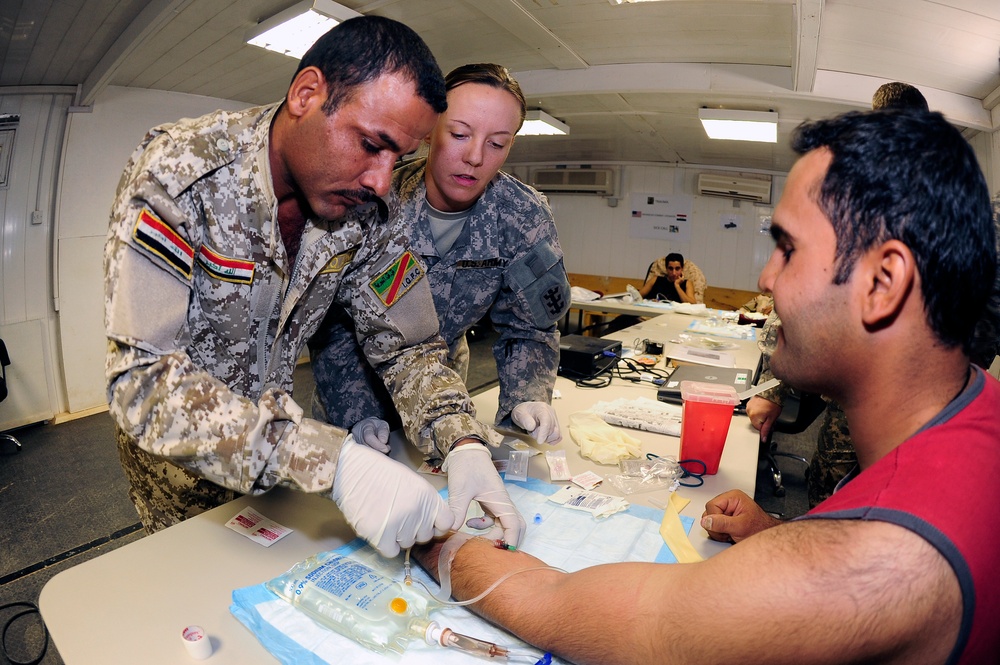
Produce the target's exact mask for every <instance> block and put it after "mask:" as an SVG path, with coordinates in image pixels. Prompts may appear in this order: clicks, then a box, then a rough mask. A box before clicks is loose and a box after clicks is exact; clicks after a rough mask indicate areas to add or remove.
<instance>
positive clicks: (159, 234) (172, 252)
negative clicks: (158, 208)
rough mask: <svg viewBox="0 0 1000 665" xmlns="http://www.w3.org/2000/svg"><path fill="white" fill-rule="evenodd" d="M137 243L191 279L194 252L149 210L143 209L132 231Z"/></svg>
mask: <svg viewBox="0 0 1000 665" xmlns="http://www.w3.org/2000/svg"><path fill="white" fill-rule="evenodd" d="M132 237H133V238H135V241H136V242H137V243H139V244H140V245H142V246H143V247H145V248H146V249H148V250H149V251H151V252H152V253H153V254H155V255H157V256H159V257H160V258H161V259H163V260H164V261H166V262H167V264H168V265H169V266H170V267H171V268H173V269H174V270H176V271H177V272H179V273H180V274H182V275H184V278H185V279H191V269H192V268H193V267H194V250H193V249H191V245H189V244H188V243H187V241H186V240H184V238H182V237H181V236H180V235H179V234H178V233H177V232H176V231H174V230H173V229H172V228H171V227H170V225H169V224H167V223H166V222H164V221H163V220H162V219H160V218H159V217H157V216H156V213H154V212H153V211H152V210H150V209H149V208H143V209H142V212H140V213H139V219H138V220H136V223H135V228H134V229H133V230H132Z"/></svg>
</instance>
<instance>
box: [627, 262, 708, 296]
mask: <svg viewBox="0 0 1000 665" xmlns="http://www.w3.org/2000/svg"><path fill="white" fill-rule="evenodd" d="M639 294H640V295H641V296H642V297H643V298H649V299H653V300H670V301H672V302H686V303H691V304H694V303H695V302H697V301H696V300H695V297H694V282H693V281H692V280H689V279H685V278H684V257H683V256H682V255H681V254H678V253H677V252H671V253H670V254H667V255H666V256H665V257H663V258H662V259H660V260H657V261H654V262H653V265H652V266H650V268H649V274H647V275H646V281H645V282H644V283H643V285H642V286H640V287H639Z"/></svg>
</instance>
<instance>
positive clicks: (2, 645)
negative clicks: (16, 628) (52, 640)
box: [0, 601, 49, 665]
mask: <svg viewBox="0 0 1000 665" xmlns="http://www.w3.org/2000/svg"><path fill="white" fill-rule="evenodd" d="M12 607H27V608H28V609H26V610H21V611H20V612H18V613H17V614H15V615H14V616H12V617H11V618H10V619H8V620H7V621H6V622H5V623H4V625H3V631H2V632H0V651H2V652H3V657H4V658H6V659H7V661H8V662H9V663H10V664H11V665H38V663H40V662H42V658H44V657H45V652H46V651H48V649H49V629H48V627H47V626H46V625H45V620H44V619H42V613H41V611H40V610H39V609H38V605H35V604H34V603H29V602H26V601H18V602H14V603H7V604H6V605H0V612H2V611H3V610H7V609H10V608H12ZM30 614H37V615H38V623H40V624H42V634H43V636H44V639H43V640H42V651H41V652H40V653H39V654H38V657H37V658H32V659H31V660H15V659H14V658H12V657H11V655H10V652H9V651H8V650H7V631H8V630H10V627H11V626H12V625H14V622H15V621H17V620H18V619H20V618H21V617H23V616H28V615H30Z"/></svg>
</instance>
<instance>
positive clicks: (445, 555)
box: [403, 532, 566, 607]
mask: <svg viewBox="0 0 1000 665" xmlns="http://www.w3.org/2000/svg"><path fill="white" fill-rule="evenodd" d="M456 536H457V538H456ZM462 536H464V537H462ZM471 537H472V536H469V535H468V534H464V533H461V532H458V533H456V534H454V535H453V536H452V537H451V538H449V539H448V540H447V541H446V542H445V544H444V546H442V548H441V551H440V553H439V556H438V577H440V578H441V588H440V592H441V595H442V596H444V598H438V597H437V596H435V595H434V592H433V591H432V590H431V589H430V587H428V586H427V585H426V584H424V583H423V582H422V581H420V580H416V582H417V584H419V585H420V586H422V587H423V588H424V590H425V591H426V592H427V593H428V594H429V595H430V597H431V598H433V599H434V600H436V601H438V602H439V603H441V604H442V605H448V606H450V607H464V606H466V605H472V604H473V603H478V602H479V601H480V600H482V599H483V598H485V597H486V596H488V595H490V594H491V593H493V591H494V590H495V589H496V588H497V587H498V586H500V585H501V584H503V583H504V582H506V581H507V580H508V579H510V578H511V577H513V576H514V575H517V574H518V573H527V572H529V571H532V570H555V571H557V572H560V573H565V572H566V571H565V570H563V569H562V568H556V567H555V566H533V567H531V568H521V569H520V570H512V571H510V572H509V573H507V574H506V575H504V576H503V577H501V578H500V579H498V580H497V581H495V582H494V583H493V584H491V585H490V586H489V587H488V588H487V589H486V590H485V591H483V592H482V593H481V594H479V595H478V596H476V597H475V598H470V599H469V600H450V598H451V562H452V560H453V559H454V558H455V552H457V551H458V548H459V547H461V546H462V545H464V544H465V542H466V541H467V540H469V539H470V538H471ZM453 541H454V543H453ZM449 545H450V547H449ZM445 562H446V563H447V565H442V564H444V563H445ZM409 563H410V550H409V549H407V550H406V555H405V557H404V559H403V570H404V575H405V577H404V581H405V580H407V579H411V578H410V577H409ZM411 582H412V580H411ZM409 583H410V582H407V584H409Z"/></svg>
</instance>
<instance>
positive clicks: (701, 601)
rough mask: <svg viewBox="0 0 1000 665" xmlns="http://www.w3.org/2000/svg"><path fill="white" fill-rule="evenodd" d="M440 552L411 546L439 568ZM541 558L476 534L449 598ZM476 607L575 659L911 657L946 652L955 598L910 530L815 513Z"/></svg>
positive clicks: (517, 578) (547, 575)
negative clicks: (675, 559)
mask: <svg viewBox="0 0 1000 665" xmlns="http://www.w3.org/2000/svg"><path fill="white" fill-rule="evenodd" d="M440 547H441V545H440V543H439V544H435V545H434V546H432V547H430V548H427V547H420V548H416V549H414V555H415V556H416V558H417V560H418V561H419V563H420V565H421V566H423V567H424V568H425V569H426V570H428V571H429V572H431V574H436V570H437V555H438V552H439V550H440ZM845 562H850V564H849V565H848V564H847V563H845ZM539 565H543V563H542V562H540V561H539V560H538V559H536V558H535V557H533V556H531V555H529V554H527V553H525V552H523V551H518V552H510V551H506V550H499V549H496V548H495V547H494V545H493V544H491V543H490V542H489V541H486V540H483V539H472V540H470V541H468V542H467V543H466V544H464V545H462V546H461V547H460V548H459V549H458V551H457V552H456V553H455V558H454V560H453V562H452V567H451V588H452V593H453V595H454V597H455V598H456V599H459V600H462V599H468V598H472V597H474V596H476V595H478V594H479V593H481V592H482V591H484V590H485V589H486V588H487V587H489V586H490V585H491V584H492V583H493V582H494V581H495V580H497V579H499V578H500V577H502V576H504V575H506V574H508V573H510V572H511V571H514V570H520V569H524V568H533V567H537V566H539ZM925 573H926V575H925ZM900 575H903V576H904V577H905V580H906V583H905V584H901V583H900V581H901V578H900ZM471 607H472V609H474V610H475V611H476V612H477V613H478V614H480V615H481V616H483V617H485V618H487V619H488V620H490V621H492V622H494V623H496V624H498V625H500V626H502V627H504V628H506V629H508V630H510V631H511V632H513V633H514V634H516V635H517V636H518V637H520V638H522V639H524V640H525V641H527V642H529V643H531V644H534V645H535V646H538V647H539V648H542V649H545V650H547V651H550V652H552V653H554V654H556V655H559V656H561V657H563V658H566V659H567V660H570V661H572V662H574V663H601V664H605V665H608V664H614V663H650V662H657V663H706V662H737V661H738V662H747V663H749V662H795V663H812V662H815V663H833V662H847V661H860V660H865V659H877V660H878V661H879V662H891V663H911V662H943V661H944V660H945V659H947V656H948V653H949V651H950V649H951V647H952V645H953V644H954V641H955V638H956V636H957V633H958V625H959V622H960V617H961V594H960V592H959V589H958V584H957V581H956V579H955V577H954V573H953V572H952V571H951V569H950V567H949V566H948V564H947V562H946V561H945V559H944V558H943V557H942V556H941V555H940V554H939V553H938V552H937V551H936V550H934V548H933V547H932V546H931V545H929V544H928V543H927V542H926V541H924V540H923V539H922V538H920V537H919V536H917V535H915V534H914V533H912V532H910V531H907V530H905V529H903V528H901V527H898V526H895V525H891V524H887V523H884V522H844V521H836V520H815V521H808V522H791V523H787V524H783V525H781V526H779V527H775V528H773V529H767V530H766V531H763V532H761V533H760V534H758V535H757V536H754V537H753V538H748V539H747V540H745V541H743V542H742V543H740V544H739V545H737V546H734V547H731V548H729V549H727V550H725V551H723V552H721V553H720V554H717V555H715V556H713V557H711V558H709V559H708V560H706V561H703V562H700V563H692V564H652V563H616V564H606V565H600V566H593V567H590V568H585V569H583V570H580V571H578V572H574V573H570V574H563V573H559V572H555V571H551V570H541V571H526V572H524V573H522V574H519V575H514V576H513V577H511V578H509V579H508V580H506V581H504V582H503V583H502V584H500V586H498V587H497V589H496V590H494V591H493V592H492V593H490V594H489V595H488V596H487V597H486V598H485V599H483V600H482V601H480V602H478V603H476V604H474V605H472V606H471Z"/></svg>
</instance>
